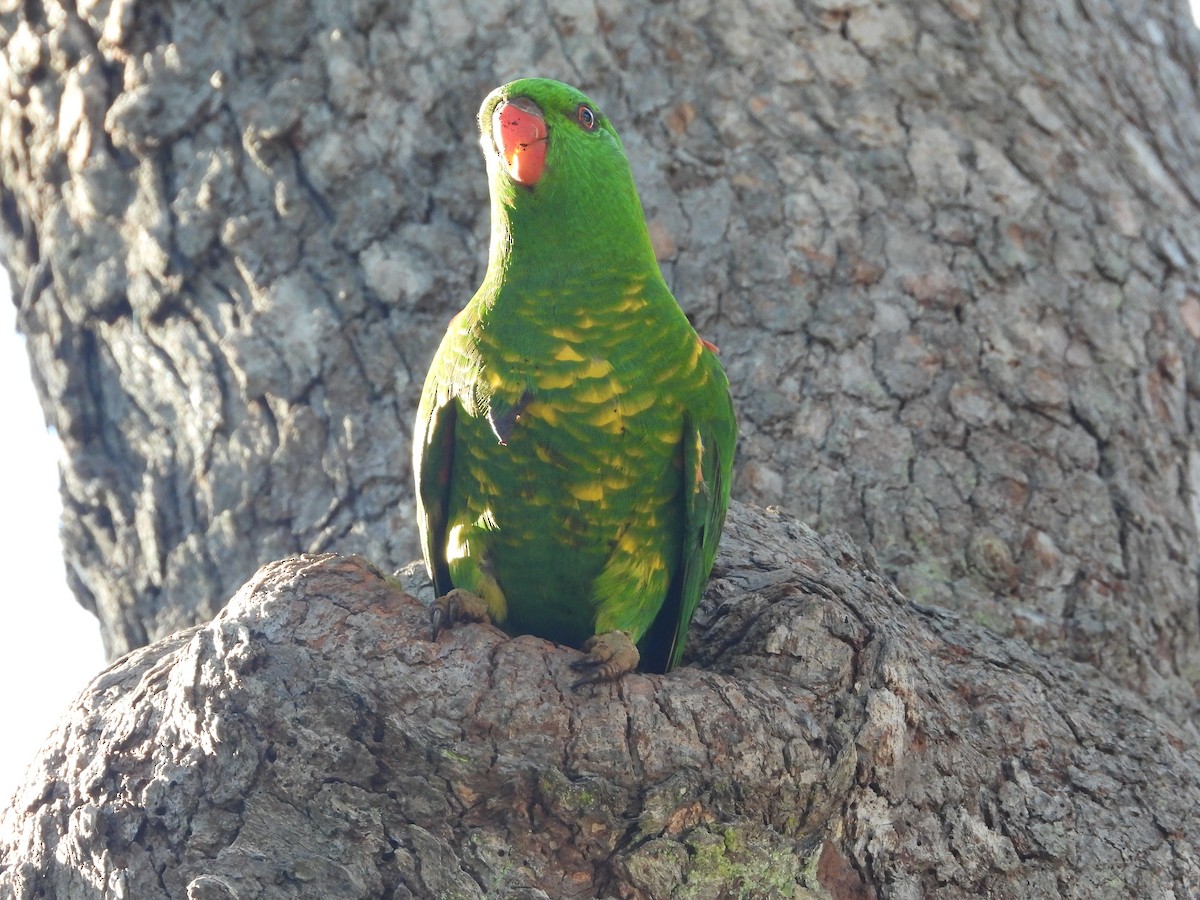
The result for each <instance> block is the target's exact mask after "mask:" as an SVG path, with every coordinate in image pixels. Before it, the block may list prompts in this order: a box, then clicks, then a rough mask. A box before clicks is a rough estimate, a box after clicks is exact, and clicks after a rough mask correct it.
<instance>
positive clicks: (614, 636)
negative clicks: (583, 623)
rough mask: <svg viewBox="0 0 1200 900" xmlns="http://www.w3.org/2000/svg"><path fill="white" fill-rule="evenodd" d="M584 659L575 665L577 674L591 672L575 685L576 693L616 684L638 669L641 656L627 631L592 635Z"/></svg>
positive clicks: (586, 643)
mask: <svg viewBox="0 0 1200 900" xmlns="http://www.w3.org/2000/svg"><path fill="white" fill-rule="evenodd" d="M583 652H584V653H585V654H587V655H586V656H584V657H583V658H582V659H577V660H575V661H574V662H573V663H571V668H572V669H574V670H575V671H576V672H587V674H586V675H584V676H583V677H582V678H580V679H578V680H576V681H575V683H574V684H572V685H571V688H572V689H575V688H579V687H582V686H583V685H585V684H597V683H599V682H601V681H615V680H616V679H618V678H620V677H621V676H622V675H625V674H627V673H629V672H632V671H633V670H634V669H636V668H637V664H638V660H639V659H641V654H639V653H638V649H637V647H636V646H634V643H633V641H631V640H630V639H629V635H627V634H625V633H624V632H623V631H606V632H605V633H604V634H596V635H592V636H591V637H590V638H588V639H587V640H586V641H584V644H583Z"/></svg>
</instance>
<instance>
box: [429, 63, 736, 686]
mask: <svg viewBox="0 0 1200 900" xmlns="http://www.w3.org/2000/svg"><path fill="white" fill-rule="evenodd" d="M479 129H480V132H481V143H482V145H483V153H484V156H485V157H486V158H487V170H488V184H489V187H490V191H491V216H492V232H491V247H490V250H489V254H488V267H487V274H486V275H485V276H484V278H483V283H482V284H481V285H480V287H479V290H478V291H477V292H476V293H475V296H474V297H472V298H471V300H470V302H469V303H468V304H467V305H466V307H465V308H464V309H463V310H462V311H461V312H459V313H458V315H457V316H455V317H454V319H453V320H452V321H451V323H450V326H449V329H448V330H447V332H446V335H445V337H444V338H443V339H442V343H441V346H440V347H439V348H438V351H437V354H436V356H435V357H434V359H433V363H432V365H431V366H430V369H429V374H428V375H427V376H426V379H425V387H424V391H423V392H422V394H421V402H420V406H419V408H418V411H417V422H416V427H415V431H414V440H413V469H414V472H415V477H416V489H417V515H418V518H417V521H418V525H419V529H420V537H421V548H422V553H423V555H424V559H425V565H426V567H427V568H428V570H429V575H430V577H431V578H432V579H433V583H434V586H435V588H436V591H437V593H438V594H439V598H438V600H437V601H436V602H435V603H434V606H433V607H432V611H431V621H432V627H433V637H434V639H435V640H436V638H437V635H438V634H439V633H440V631H441V630H442V629H443V628H444V627H447V626H448V625H450V624H452V623H453V622H454V621H456V620H465V619H474V620H486V619H490V620H491V621H492V622H494V623H495V624H497V625H498V626H500V627H501V628H503V629H504V630H505V631H506V632H508V633H509V634H514V635H515V634H534V635H538V636H541V637H544V638H547V639H549V640H552V641H557V642H559V643H563V644H568V645H571V646H573V647H576V648H579V649H582V650H583V651H584V653H585V654H586V655H585V656H584V657H582V658H581V659H580V660H578V661H577V662H576V663H575V664H574V665H575V667H576V669H578V670H581V671H583V672H584V673H585V674H584V676H583V677H581V678H580V680H579V681H578V682H576V684H581V683H588V682H596V681H604V680H609V679H615V678H618V677H620V676H621V675H623V674H625V673H626V672H629V671H632V670H634V669H635V668H640V669H641V670H642V671H646V672H667V671H669V670H670V669H671V668H673V667H674V666H675V665H677V664H678V662H679V658H680V655H681V654H682V652H683V645H684V638H685V636H686V635H687V629H688V626H689V624H690V623H691V620H692V615H693V613H694V612H695V610H696V604H697V603H698V602H699V600H700V595H701V593H702V591H703V589H704V584H705V581H706V580H707V579H708V575H709V572H710V571H711V569H712V564H713V557H714V556H715V555H716V551H717V541H718V540H719V538H720V535H721V529H722V527H723V525H724V522H725V511H726V508H727V507H728V505H729V488H730V476H731V468H732V464H733V454H734V445H735V443H736V441H737V424H736V421H735V418H734V412H733V404H732V401H731V399H730V394H729V382H728V380H727V379H726V377H725V372H724V370H723V369H722V368H721V364H720V363H719V362H718V361H717V357H716V356H715V355H714V353H713V351H714V350H715V349H716V348H715V347H713V346H712V345H711V344H708V343H707V342H706V341H704V340H702V339H701V338H700V337H699V336H698V335H697V334H696V332H695V330H694V329H693V328H692V326H691V324H690V323H689V322H688V320H687V318H686V317H685V316H684V314H683V311H682V310H681V309H680V308H679V305H678V304H677V303H676V302H675V298H674V297H672V296H671V292H670V290H669V289H668V288H667V285H666V282H665V281H664V280H663V277H662V273H661V272H660V271H659V268H658V263H657V261H656V259H655V257H654V251H653V250H652V249H651V245H650V237H649V233H648V232H647V230H646V223H645V218H644V215H643V212H642V206H641V202H640V200H639V199H638V195H637V190H636V188H635V187H634V184H633V176H632V174H631V172H630V169H629V162H628V160H627V159H626V157H625V152H624V150H623V148H622V146H621V141H620V138H618V137H617V133H616V131H615V130H614V129H613V126H612V125H611V124H610V123H609V121H608V119H607V118H605V117H604V115H603V114H602V113H601V112H600V110H599V109H598V108H597V107H596V104H595V103H593V102H592V101H591V100H589V99H588V98H587V97H586V96H584V95H583V94H582V93H580V92H579V91H578V90H576V89H575V88H573V87H570V86H569V85H566V84H562V83H560V82H557V81H549V80H546V79H540V78H529V79H522V80H520V81H514V82H512V83H510V84H507V85H504V86H503V87H500V88H497V89H496V90H495V91H493V92H492V93H491V94H489V95H488V97H487V98H486V99H485V100H484V101H483V106H482V107H481V108H480V110H479Z"/></svg>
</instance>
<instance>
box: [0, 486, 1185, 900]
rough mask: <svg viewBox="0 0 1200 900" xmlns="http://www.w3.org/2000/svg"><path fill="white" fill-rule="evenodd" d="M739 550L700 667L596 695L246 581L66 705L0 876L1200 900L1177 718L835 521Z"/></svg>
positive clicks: (736, 540) (98, 890)
mask: <svg viewBox="0 0 1200 900" xmlns="http://www.w3.org/2000/svg"><path fill="white" fill-rule="evenodd" d="M728 538H729V539H728V540H727V541H726V542H725V544H724V547H723V555H722V556H721V558H720V560H719V562H718V566H717V577H716V579H715V581H714V584H713V586H712V588H711V590H710V591H709V593H708V595H707V597H706V601H705V605H704V608H703V610H702V614H701V616H700V618H699V623H698V627H697V628H696V633H695V634H694V635H693V640H692V641H691V650H692V659H693V661H694V662H696V663H698V664H699V667H690V666H689V667H685V668H682V669H679V670H677V671H676V672H675V673H673V674H672V675H670V676H644V675H632V676H630V677H628V678H625V679H623V680H622V681H621V682H620V683H619V684H616V685H605V686H603V687H599V688H596V689H595V690H594V691H592V690H584V691H579V690H572V689H571V688H570V684H571V682H572V681H573V680H574V679H575V678H576V677H577V673H575V672H574V671H573V670H572V669H570V667H569V663H570V662H571V660H572V659H577V658H578V654H577V653H576V652H575V651H572V650H567V649H564V648H562V647H556V646H555V645H553V644H550V643H547V642H545V641H541V640H538V639H536V638H530V637H524V638H518V639H516V640H512V639H509V638H508V637H507V636H505V635H503V634H502V633H500V632H499V631H497V630H495V629H492V628H490V627H484V626H464V627H462V628H459V629H456V630H455V631H454V632H452V633H450V634H448V635H446V636H444V637H443V638H442V639H440V640H439V641H438V642H437V643H431V642H429V641H428V617H427V613H426V609H425V607H424V606H423V605H422V604H421V603H419V602H418V601H417V600H415V599H413V598H412V597H409V596H406V595H403V594H401V593H399V592H398V591H397V590H396V589H395V588H394V587H392V586H391V585H389V584H388V583H387V582H385V581H384V580H383V579H382V578H381V577H379V575H378V574H376V573H375V572H374V571H373V570H371V569H370V568H368V567H367V566H365V565H364V564H363V563H362V562H361V561H359V560H357V559H354V558H347V557H338V556H333V555H326V556H320V557H304V558H301V559H292V560H288V561H285V562H281V563H274V564H271V565H269V566H267V567H264V568H263V569H262V571H260V572H259V574H258V575H257V576H255V577H254V578H253V579H252V580H251V581H250V582H249V583H248V584H247V585H246V586H245V587H244V588H243V589H242V590H241V592H239V593H238V595H237V596H236V597H234V599H233V600H232V601H231V602H230V604H229V605H228V606H227V607H226V609H225V610H224V611H223V612H222V613H221V614H220V615H219V616H218V617H217V618H216V619H215V620H214V621H213V622H212V623H211V624H209V625H207V626H203V627H198V628H195V629H191V630H187V631H182V632H180V633H178V634H176V635H174V636H172V637H169V638H166V639H163V640H161V641H159V642H157V643H155V644H153V645H152V646H150V647H149V648H147V649H145V650H141V651H138V652H136V653H133V654H131V655H130V656H128V657H126V658H125V659H124V660H122V661H121V662H119V663H118V664H117V665H115V666H114V667H113V668H112V669H111V670H110V671H109V672H107V673H106V674H104V675H103V676H101V677H100V678H98V679H97V680H96V682H95V683H94V684H93V685H92V686H91V688H90V689H89V690H88V691H87V692H86V693H85V694H84V695H83V697H82V698H81V699H80V701H79V703H78V705H77V707H76V709H75V710H74V711H73V714H72V716H71V718H70V720H69V721H68V722H67V723H66V724H64V726H63V727H62V728H60V729H59V730H58V731H57V732H56V733H55V734H54V735H53V736H52V738H51V739H50V741H49V743H48V744H47V747H46V750H45V752H44V753H43V756H42V758H41V761H40V766H41V772H40V776H41V777H40V778H34V779H31V781H30V785H29V787H28V788H27V789H26V790H25V792H24V794H23V795H21V796H19V797H18V803H17V806H16V808H15V809H14V810H13V811H11V812H10V814H9V823H8V830H9V831H10V832H11V833H12V837H11V838H10V839H9V843H8V846H7V847H6V848H5V849H6V851H7V856H6V857H5V860H6V862H7V863H8V864H9V867H8V868H7V869H5V870H4V871H3V872H0V890H2V889H5V888H7V889H8V891H9V893H8V894H6V896H12V897H14V900H24V898H33V897H59V898H64V897H72V898H74V897H97V896H113V897H137V898H139V900H157V898H163V900H168V898H181V897H185V896H186V897H189V898H193V900H200V898H204V900H233V898H241V900H246V898H263V900H267V898H284V897H321V896H324V897H337V898H347V900H349V898H359V897H363V898H370V897H396V898H400V897H413V896H418V897H480V898H482V897H490V898H517V897H522V898H533V897H551V898H569V897H580V898H586V897H626V898H658V897H677V898H684V897H688V898H702V897H709V898H718V897H835V898H855V897H872V896H888V897H903V898H921V897H945V898H958V897H980V896H990V897H1013V898H1030V897H1048V896H1064V897H1078V898H1096V897H1122V898H1124V897H1170V896H1174V897H1192V896H1195V895H1196V893H1197V891H1200V847H1198V846H1197V844H1196V841H1195V837H1196V834H1197V828H1198V826H1200V813H1198V812H1197V810H1200V782H1197V780H1196V778H1195V773H1196V772H1197V771H1198V770H1200V753H1198V752H1197V748H1196V744H1195V740H1194V737H1193V736H1192V735H1191V734H1190V733H1188V732H1187V731H1186V730H1184V729H1181V728H1180V727H1179V726H1177V725H1175V724H1173V723H1171V722H1170V721H1169V720H1168V719H1167V718H1166V717H1165V716H1162V715H1160V714H1156V713H1147V712H1146V711H1145V710H1144V709H1143V708H1142V707H1143V703H1142V701H1141V698H1140V697H1138V696H1137V695H1135V694H1133V693H1131V692H1129V691H1125V690H1121V689H1117V688H1107V687H1097V685H1096V683H1095V673H1094V670H1092V669H1091V668H1090V667H1088V666H1086V665H1084V664H1080V663H1073V662H1069V661H1056V660H1053V659H1048V658H1046V657H1045V656H1043V655H1041V654H1040V653H1038V651H1036V650H1034V649H1032V648H1030V647H1029V645H1028V644H1027V643H1025V642H1022V641H1019V640H1014V639H1011V638H1002V637H999V636H997V635H996V634H995V633H994V632H992V631H989V630H987V629H985V628H983V627H980V626H978V625H974V624H971V623H967V622H964V621H962V620H961V619H960V618H958V617H957V616H955V615H953V614H950V613H948V612H947V611H945V610H944V609H940V608H937V607H920V606H918V605H916V604H913V603H911V602H910V601H908V600H906V599H905V598H903V597H902V596H901V595H900V594H899V593H898V592H896V590H895V588H894V587H893V586H892V584H891V582H890V581H888V580H887V579H886V578H884V577H882V576H881V575H880V574H879V573H878V572H877V571H876V570H875V569H874V568H873V564H872V562H871V561H870V560H869V559H864V558H863V556H862V555H861V553H860V552H859V551H858V550H857V548H856V547H855V545H853V544H852V543H850V542H849V540H848V539H846V538H844V537H832V538H826V539H821V538H819V537H817V536H816V535H815V534H814V533H813V532H812V531H811V530H809V529H808V528H806V527H805V526H804V525H802V524H800V523H799V522H798V521H797V520H795V519H792V518H790V517H787V516H786V515H782V514H775V515H764V514H763V513H762V512H761V511H758V510H754V509H752V508H749V507H743V506H741V505H737V506H735V508H734V509H733V510H732V512H731V522H730V528H729V535H728ZM420 580H421V579H420V578H417V579H412V581H413V582H414V583H419V582H420ZM425 586H426V588H427V583H426V585H425ZM981 676H986V677H981ZM64 772H74V773H78V774H77V775H75V776H73V777H71V778H69V779H64V778H62V777H61V775H62V773H64ZM1132 772H1136V773H1138V775H1137V778H1136V779H1131V778H1130V773H1132ZM38 890H40V891H41V893H38Z"/></svg>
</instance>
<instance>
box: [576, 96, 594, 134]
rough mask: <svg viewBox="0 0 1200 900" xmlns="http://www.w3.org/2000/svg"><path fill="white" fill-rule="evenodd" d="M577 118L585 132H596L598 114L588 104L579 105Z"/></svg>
mask: <svg viewBox="0 0 1200 900" xmlns="http://www.w3.org/2000/svg"><path fill="white" fill-rule="evenodd" d="M575 118H576V119H578V120H579V124H580V125H581V126H582V127H583V130H584V131H595V130H596V114H595V113H594V112H592V108H591V107H590V106H588V105H587V104H586V103H581V104H579V108H578V109H577V110H575Z"/></svg>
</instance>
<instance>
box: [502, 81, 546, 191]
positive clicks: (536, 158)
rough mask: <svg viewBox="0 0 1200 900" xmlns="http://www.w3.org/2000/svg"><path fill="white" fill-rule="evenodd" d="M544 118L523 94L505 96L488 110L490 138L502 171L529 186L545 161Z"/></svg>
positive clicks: (539, 174) (539, 172)
mask: <svg viewBox="0 0 1200 900" xmlns="http://www.w3.org/2000/svg"><path fill="white" fill-rule="evenodd" d="M546 136H547V131H546V120H545V119H544V118H542V111H541V110H540V109H539V108H538V105H537V104H536V103H534V102H533V101H532V100H530V99H529V98H527V97H515V98H513V99H512V100H505V101H504V102H503V103H501V104H500V105H499V106H497V107H496V110H495V112H493V113H492V140H494V141H495V142H496V149H497V150H499V151H500V160H501V162H502V163H503V165H504V171H506V172H507V173H508V176H509V177H510V178H511V179H512V180H513V181H515V182H517V183H518V184H523V185H526V186H532V185H535V184H537V182H538V179H539V178H541V177H542V169H543V168H545V165H546Z"/></svg>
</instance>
